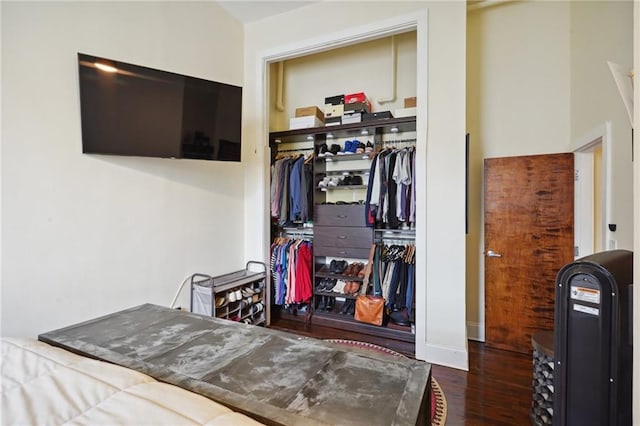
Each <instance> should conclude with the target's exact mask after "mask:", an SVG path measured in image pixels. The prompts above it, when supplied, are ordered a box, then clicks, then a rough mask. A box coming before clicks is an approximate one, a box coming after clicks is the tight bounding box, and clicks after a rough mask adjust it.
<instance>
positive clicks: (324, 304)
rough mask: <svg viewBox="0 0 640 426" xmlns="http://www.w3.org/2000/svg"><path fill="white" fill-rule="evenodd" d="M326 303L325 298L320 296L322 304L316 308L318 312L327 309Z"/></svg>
mask: <svg viewBox="0 0 640 426" xmlns="http://www.w3.org/2000/svg"><path fill="white" fill-rule="evenodd" d="M326 303H327V302H326V301H325V296H320V303H318V306H317V307H316V311H324V309H325V307H326Z"/></svg>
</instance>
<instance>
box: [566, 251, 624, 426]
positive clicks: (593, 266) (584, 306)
mask: <svg viewBox="0 0 640 426" xmlns="http://www.w3.org/2000/svg"><path fill="white" fill-rule="evenodd" d="M632 280H633V253H632V252H631V251H628V250H611V251H605V252H601V253H596V254H593V255H591V256H586V257H583V258H581V259H578V260H576V261H575V262H573V263H570V264H568V265H565V266H564V267H563V268H562V269H561V270H560V272H558V275H557V278H556V304H555V330H554V345H555V354H554V358H555V359H554V392H553V425H555V426H589V425H597V426H602V425H609V426H615V425H631V416H632V402H631V395H632V391H631V390H632V369H633V364H632V362H633V360H632V357H633V331H632V324H633V309H632V303H633V297H632V291H633V286H632Z"/></svg>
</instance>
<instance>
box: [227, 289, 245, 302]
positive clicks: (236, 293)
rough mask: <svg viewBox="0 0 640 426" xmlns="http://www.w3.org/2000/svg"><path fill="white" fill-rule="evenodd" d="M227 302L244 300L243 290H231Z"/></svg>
mask: <svg viewBox="0 0 640 426" xmlns="http://www.w3.org/2000/svg"><path fill="white" fill-rule="evenodd" d="M227 300H228V301H229V302H231V303H233V302H238V301H240V300H242V290H240V289H237V290H231V291H229V292H227Z"/></svg>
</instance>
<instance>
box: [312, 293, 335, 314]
mask: <svg viewBox="0 0 640 426" xmlns="http://www.w3.org/2000/svg"><path fill="white" fill-rule="evenodd" d="M334 303H335V299H334V298H333V297H330V296H320V303H318V307H317V308H316V310H317V311H327V312H330V311H332V310H333V305H334Z"/></svg>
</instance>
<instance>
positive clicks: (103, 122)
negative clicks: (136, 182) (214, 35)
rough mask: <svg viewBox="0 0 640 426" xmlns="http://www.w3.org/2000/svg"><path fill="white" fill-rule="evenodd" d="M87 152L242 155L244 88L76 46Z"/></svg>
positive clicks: (217, 157)
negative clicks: (85, 51)
mask: <svg viewBox="0 0 640 426" xmlns="http://www.w3.org/2000/svg"><path fill="white" fill-rule="evenodd" d="M78 70H79V84H80V118H81V121H82V152H83V153H86V154H109V155H129V156H141V157H161V158H192V159H201V160H219V161H240V140H241V116H242V88H241V87H238V86H233V85H230V84H224V83H219V82H215V81H209V80H203V79H200V78H195V77H189V76H185V75H180V74H175V73H171V72H167V71H160V70H157V69H152V68H147V67H143V66H139V65H132V64H128V63H124V62H120V61H115V60H113V59H106V58H100V57H97V56H91V55H86V54H83V53H78Z"/></svg>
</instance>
